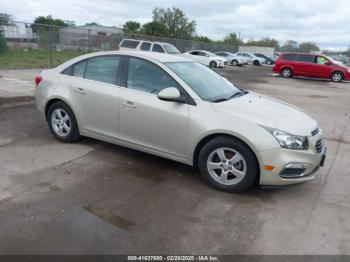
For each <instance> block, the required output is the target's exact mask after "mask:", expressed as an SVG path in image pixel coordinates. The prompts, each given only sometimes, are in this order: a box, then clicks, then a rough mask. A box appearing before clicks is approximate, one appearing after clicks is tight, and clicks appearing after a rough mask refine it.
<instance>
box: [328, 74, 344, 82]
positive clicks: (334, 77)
mask: <svg viewBox="0 0 350 262" xmlns="http://www.w3.org/2000/svg"><path fill="white" fill-rule="evenodd" d="M331 79H332V81H333V82H338V83H339V82H341V81H343V79H344V76H343V73H341V72H334V73H332V75H331Z"/></svg>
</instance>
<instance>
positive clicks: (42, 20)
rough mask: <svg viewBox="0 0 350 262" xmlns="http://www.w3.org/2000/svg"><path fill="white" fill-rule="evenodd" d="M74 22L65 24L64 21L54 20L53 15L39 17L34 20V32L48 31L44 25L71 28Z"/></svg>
mask: <svg viewBox="0 0 350 262" xmlns="http://www.w3.org/2000/svg"><path fill="white" fill-rule="evenodd" d="M73 24H74V22H72V21H70V22H69V23H68V22H65V21H63V20H62V19H58V18H56V19H55V18H53V17H52V16H51V15H48V16H38V17H37V18H35V19H34V24H32V29H33V32H38V31H39V30H42V29H45V30H48V27H43V26H42V25H52V26H70V25H73Z"/></svg>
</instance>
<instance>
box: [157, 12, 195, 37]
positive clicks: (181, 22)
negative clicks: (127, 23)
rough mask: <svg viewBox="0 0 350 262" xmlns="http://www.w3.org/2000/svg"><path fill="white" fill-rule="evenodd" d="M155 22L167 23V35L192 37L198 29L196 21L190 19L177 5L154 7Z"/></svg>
mask: <svg viewBox="0 0 350 262" xmlns="http://www.w3.org/2000/svg"><path fill="white" fill-rule="evenodd" d="M153 22H157V23H160V24H163V25H165V28H166V29H167V32H166V34H167V37H171V38H183V39H190V38H191V37H193V35H194V33H195V31H196V22H195V21H194V20H192V21H190V20H189V18H188V17H187V16H186V15H185V13H184V12H183V11H182V10H181V9H179V8H176V7H173V8H171V9H170V8H167V9H164V8H160V7H156V8H155V9H153Z"/></svg>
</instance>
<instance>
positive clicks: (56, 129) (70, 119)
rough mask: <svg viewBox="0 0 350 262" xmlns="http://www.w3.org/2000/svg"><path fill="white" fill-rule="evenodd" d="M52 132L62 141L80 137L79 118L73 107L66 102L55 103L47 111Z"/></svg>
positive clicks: (69, 141)
mask: <svg viewBox="0 0 350 262" xmlns="http://www.w3.org/2000/svg"><path fill="white" fill-rule="evenodd" d="M46 119H47V123H48V125H49V129H50V132H51V134H52V135H53V136H54V137H55V138H56V139H58V140H59V141H61V142H64V143H71V142H74V141H76V140H78V139H79V138H80V134H79V128H78V124H77V120H76V118H75V115H74V113H73V111H72V109H71V108H70V107H69V106H68V105H67V104H66V103H64V102H62V101H57V102H55V103H53V104H52V105H51V106H50V107H49V110H48V112H47V117H46Z"/></svg>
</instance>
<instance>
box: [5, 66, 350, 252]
mask: <svg viewBox="0 0 350 262" xmlns="http://www.w3.org/2000/svg"><path fill="white" fill-rule="evenodd" d="M38 72H39V70H14V71H5V70H0V76H1V78H0V222H1V223H0V232H1V234H0V254H135V253H142V254H169V253H170V254H318V255H319V254H348V255H350V219H349V217H350V190H349V188H350V179H349V178H350V171H349V170H350V169H349V165H350V124H349V122H350V102H349V101H350V84H349V83H337V84H336V83H332V82H328V81H317V80H306V79H284V78H281V77H276V76H273V75H272V74H271V67H268V66H260V67H257V66H246V67H231V66H230V67H228V68H226V69H220V70H218V72H219V73H220V74H222V75H223V76H224V77H226V78H228V79H229V80H231V81H233V82H234V83H236V84H237V85H238V86H240V87H241V88H243V89H247V90H249V91H253V92H258V93H261V94H265V95H268V96H272V97H274V98H277V99H281V100H283V101H286V102H288V103H291V104H294V105H296V106H299V107H301V108H302V109H304V110H305V111H306V112H308V114H310V115H311V116H312V117H314V118H315V119H316V120H317V121H318V122H319V124H320V126H321V127H322V129H323V132H324V136H325V141H326V144H327V147H328V149H327V160H326V163H325V166H324V167H323V168H322V169H321V170H320V171H319V173H318V177H317V179H315V180H313V181H309V182H307V183H304V184H300V185H295V186H288V187H283V188H279V189H268V188H263V189H261V188H259V187H255V188H253V189H251V190H249V191H248V192H246V193H242V194H229V193H223V192H220V191H217V190H214V189H212V188H210V187H208V186H207V185H206V184H204V183H203V182H202V181H201V180H200V178H199V175H198V174H197V172H196V171H195V170H194V169H192V168H191V167H188V166H185V165H183V164H180V163H176V162H173V161H170V160H166V159H162V158H158V157H155V156H152V155H148V154H144V153H141V152H137V151H133V150H130V149H126V148H123V147H120V146H116V145H112V144H107V143H104V142H100V141H97V140H93V139H88V138H84V139H82V140H80V141H78V142H77V143H74V144H63V143H60V142H58V141H57V140H55V139H54V138H53V137H52V136H51V135H50V133H49V131H48V128H47V125H46V123H45V121H44V119H43V118H42V117H41V115H39V113H38V112H37V111H36V108H35V104H34V100H33V92H34V87H33V78H34V76H35V74H36V73H38Z"/></svg>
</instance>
